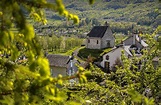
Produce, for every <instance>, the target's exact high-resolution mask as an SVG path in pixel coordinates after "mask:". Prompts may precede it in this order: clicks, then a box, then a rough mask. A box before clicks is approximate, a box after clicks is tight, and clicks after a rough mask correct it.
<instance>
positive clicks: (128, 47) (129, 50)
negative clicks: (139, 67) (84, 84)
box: [100, 34, 148, 70]
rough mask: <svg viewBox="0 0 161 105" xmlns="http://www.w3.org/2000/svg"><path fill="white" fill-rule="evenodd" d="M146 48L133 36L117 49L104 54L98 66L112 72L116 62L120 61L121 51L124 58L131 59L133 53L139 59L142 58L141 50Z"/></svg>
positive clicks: (142, 41)
mask: <svg viewBox="0 0 161 105" xmlns="http://www.w3.org/2000/svg"><path fill="white" fill-rule="evenodd" d="M147 47H148V44H146V43H145V42H144V40H142V39H141V37H139V35H137V34H133V35H131V36H129V37H128V38H127V39H125V40H124V41H123V42H122V43H121V44H119V45H118V46H117V47H114V48H113V49H112V50H111V51H109V52H107V53H106V54H104V55H103V60H102V61H101V63H100V65H101V66H102V67H103V68H105V69H106V70H112V68H113V67H114V65H115V64H116V63H117V60H120V61H121V55H122V54H121V52H122V51H124V54H125V56H126V57H128V58H131V57H133V53H135V56H137V57H140V56H142V53H141V50H142V49H144V48H147Z"/></svg>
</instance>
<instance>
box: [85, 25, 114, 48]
mask: <svg viewBox="0 0 161 105" xmlns="http://www.w3.org/2000/svg"><path fill="white" fill-rule="evenodd" d="M114 44H115V38H114V36H113V34H112V30H111V28H110V26H109V25H108V24H107V23H106V25H105V26H94V27H93V28H92V30H91V31H90V32H89V33H88V34H87V38H86V48H89V49H103V48H108V47H114Z"/></svg>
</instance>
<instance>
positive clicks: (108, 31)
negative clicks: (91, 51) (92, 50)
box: [101, 28, 115, 48]
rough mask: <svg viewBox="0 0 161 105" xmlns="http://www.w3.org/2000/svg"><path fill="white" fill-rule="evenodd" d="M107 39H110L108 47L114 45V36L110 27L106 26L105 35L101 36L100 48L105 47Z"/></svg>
mask: <svg viewBox="0 0 161 105" xmlns="http://www.w3.org/2000/svg"><path fill="white" fill-rule="evenodd" d="M107 40H109V41H110V47H114V45H115V38H114V36H113V34H112V31H111V29H110V28H107V30H106V32H105V35H104V36H103V38H102V45H101V48H107Z"/></svg>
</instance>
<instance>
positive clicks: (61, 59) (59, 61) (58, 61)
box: [47, 54, 70, 67]
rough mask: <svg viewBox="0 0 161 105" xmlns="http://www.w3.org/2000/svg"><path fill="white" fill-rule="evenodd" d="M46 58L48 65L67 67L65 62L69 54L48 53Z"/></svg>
mask: <svg viewBox="0 0 161 105" xmlns="http://www.w3.org/2000/svg"><path fill="white" fill-rule="evenodd" d="M47 59H48V60H49V64H50V66H56V67H67V62H68V61H69V59H70V57H69V56H64V55H56V54H48V55H47Z"/></svg>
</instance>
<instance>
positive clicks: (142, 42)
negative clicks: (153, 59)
mask: <svg viewBox="0 0 161 105" xmlns="http://www.w3.org/2000/svg"><path fill="white" fill-rule="evenodd" d="M135 36H136V37H135V41H137V42H139V40H140V38H139V35H138V34H135ZM131 37H133V36H132V35H131V36H129V37H128V38H126V39H125V40H124V41H126V40H128V39H129V38H131ZM139 43H140V44H141V45H142V46H143V47H148V44H147V43H146V42H145V41H144V40H142V39H141V42H139Z"/></svg>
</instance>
